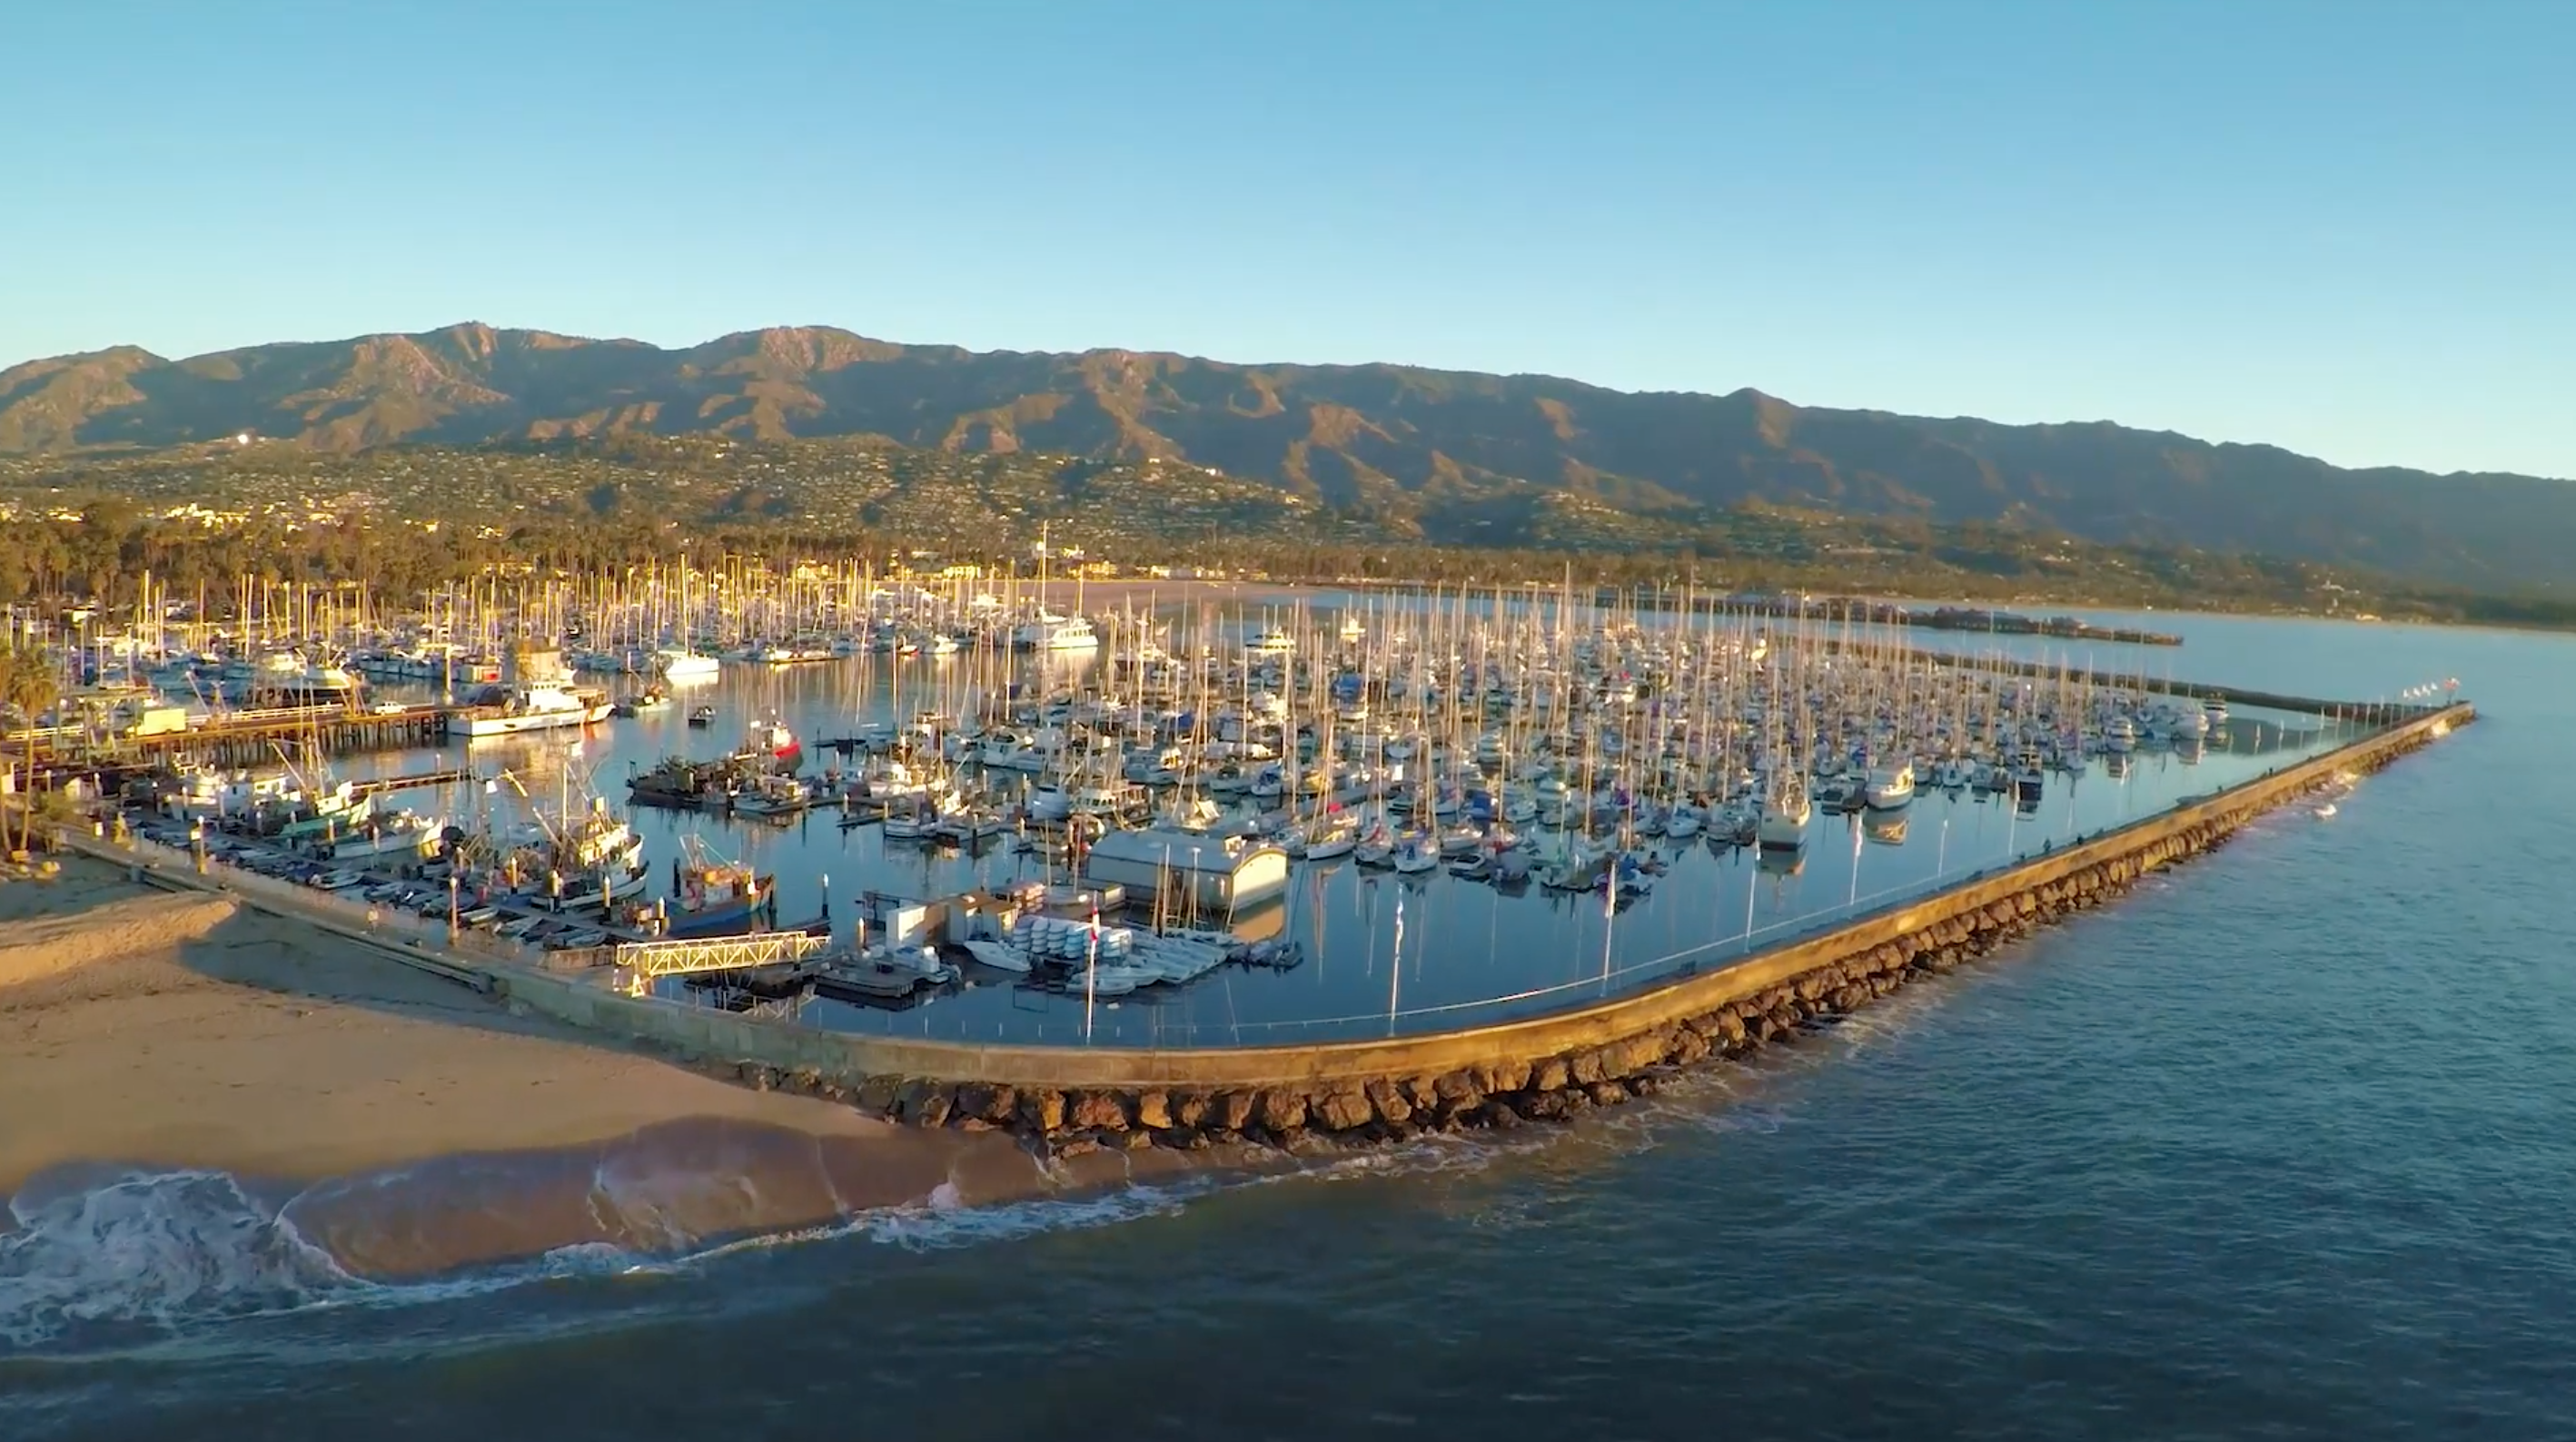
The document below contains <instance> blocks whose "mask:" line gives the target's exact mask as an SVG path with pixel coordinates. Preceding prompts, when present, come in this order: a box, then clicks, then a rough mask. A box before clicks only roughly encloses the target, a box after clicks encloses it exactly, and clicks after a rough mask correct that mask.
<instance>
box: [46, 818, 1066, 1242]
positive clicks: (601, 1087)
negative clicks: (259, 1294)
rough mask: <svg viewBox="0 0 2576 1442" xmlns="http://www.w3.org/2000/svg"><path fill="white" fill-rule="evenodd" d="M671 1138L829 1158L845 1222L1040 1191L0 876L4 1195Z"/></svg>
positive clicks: (304, 945)
mask: <svg viewBox="0 0 2576 1442" xmlns="http://www.w3.org/2000/svg"><path fill="white" fill-rule="evenodd" d="M675 1123H690V1124H697V1125H698V1126H699V1127H700V1130H701V1132H702V1133H703V1132H704V1131H705V1130H706V1129H707V1127H708V1126H711V1125H716V1126H717V1128H718V1130H723V1127H724V1126H730V1128H731V1131H730V1133H729V1134H730V1135H732V1136H734V1137H735V1138H736V1139H737V1140H739V1139H740V1138H741V1137H745V1136H753V1137H764V1136H765V1137H777V1136H781V1135H784V1136H789V1137H795V1136H802V1137H807V1138H812V1139H814V1141H815V1145H816V1146H817V1147H818V1148H819V1147H821V1146H823V1145H824V1144H828V1146H829V1153H830V1155H831V1157H832V1158H833V1163H834V1164H833V1166H832V1169H831V1170H832V1178H831V1180H832V1186H831V1188H830V1189H829V1190H830V1191H832V1192H833V1193H836V1194H837V1195H835V1196H833V1197H831V1198H830V1199H829V1204H831V1205H836V1206H838V1207H842V1208H855V1207H864V1206H875V1205H884V1204H891V1203H900V1202H907V1201H916V1200H919V1199H922V1198H924V1197H926V1196H928V1195H930V1193H931V1192H932V1191H933V1189H934V1188H937V1187H939V1186H940V1185H941V1184H942V1183H949V1182H954V1183H956V1184H957V1185H958V1186H959V1188H960V1190H961V1191H962V1192H965V1193H966V1194H968V1195H969V1196H970V1198H971V1196H972V1195H973V1194H976V1193H986V1194H989V1193H994V1192H1001V1191H1008V1190H1011V1189H1014V1188H1017V1189H1021V1190H1025V1189H1026V1188H1027V1187H1028V1186H1029V1185H1030V1184H1032V1183H1033V1182H1034V1181H1035V1176H1034V1169H1033V1167H1032V1165H1031V1164H1029V1163H1028V1162H1027V1161H1026V1159H1025V1158H1022V1157H1020V1156H1019V1155H1018V1154H1017V1153H1016V1152H1015V1151H1014V1150H1013V1149H1011V1148H1010V1147H1009V1146H1008V1145H1007V1144H1006V1143H1002V1142H1000V1141H999V1140H998V1139H997V1138H991V1137H967V1136H962V1135H937V1134H933V1135H925V1134H921V1133H917V1132H911V1131H907V1130H904V1129H901V1128H897V1127H893V1126H891V1125H889V1124H887V1123H885V1122H882V1121H878V1120H874V1119H871V1118H867V1117H862V1116H860V1115H859V1114H857V1113H856V1112H854V1111H852V1110H850V1109H849V1108H847V1107H842V1106H835V1105H832V1104H830V1103H827V1102H823V1101H818V1100H815V1099H812V1098H807V1097H799V1096H790V1095H783V1094H775V1093H761V1092H754V1091H751V1090H748V1089H745V1088H743V1087H739V1086H735V1085H730V1084H727V1083H725V1082H721V1081H717V1080H714V1079H712V1078H709V1077H706V1076H701V1075H698V1074H695V1073H693V1072H690V1071H687V1070H685V1069H683V1068H681V1067H678V1066H675V1065H672V1064H670V1063H668V1062H664V1061H661V1060H657V1059H654V1058H650V1057H645V1056H640V1055H636V1054H633V1053H629V1052H624V1051H620V1050H617V1049H615V1048H613V1047H610V1046H606V1045H603V1044H601V1043H599V1042H598V1041H596V1040H593V1039H589V1038H585V1037H582V1036H580V1035H579V1034H577V1033H573V1032H571V1031H569V1030H567V1029H564V1028H561V1027H559V1026H556V1025H554V1024H552V1023H548V1022H544V1021H539V1020H531V1019H526V1018H520V1017H514V1016H511V1015H509V1014H508V1013H507V1012H505V1011H504V1010H502V1009H501V1008H500V1007H499V1006H497V1005H495V1004H493V1003H491V1002H489V1001H487V1000H485V999H484V998H483V997H481V996H479V995H477V994H476V993H474V992H472V991H470V990H467V989H466V988H464V987H461V986H457V985H454V984H451V983H448V982H445V981H442V980H439V979H437V978H434V977H429V976H426V975H423V974H421V973H419V972H416V971H413V970H410V969H408V968H405V967H403V966H401V965H399V964H397V963H395V962H392V961H390V960H386V959H384V958H382V957H379V956H376V955H374V954H373V953H371V952H369V951H367V950H366V949H365V948H363V947H359V946H354V945H350V944H347V943H341V942H335V941H334V940H333V939H332V938H329V937H327V936H323V935H321V934H319V933H317V932H314V931H312V930H311V929H309V928H306V927H304V926H302V925H300V924H298V923H295V922H292V921H288V920H284V919H281V918H276V917H271V916H265V915H262V914H259V913H257V912H254V911H251V910H249V909H247V908H242V907H239V906H238V905H237V903H236V902H235V901H234V900H233V899H232V898H230V897H226V896H217V895H206V894H201V893H194V892H180V893H165V892H160V891H157V890H153V889H150V888H147V887H144V886H140V885H137V884H133V883H130V882H128V881H126V880H125V879H124V878H123V877H122V876H121V875H120V874H119V873H117V872H116V871H115V870H114V869H113V868H111V867H109V866H107V865H105V864H103V863H98V862H92V861H86V860H82V859H79V858H69V859H67V860H66V862H65V865H64V870H63V873H62V874H61V876H59V877H58V878H55V879H52V880H39V881H10V882H6V883H0V1198H5V1197H6V1196H7V1195H9V1194H10V1193H12V1192H14V1191H15V1190H16V1189H18V1188H19V1187H20V1186H22V1185H23V1184H24V1183H26V1182H27V1181H28V1179H30V1178H31V1177H35V1176H37V1175H39V1174H41V1173H44V1172H46V1171H47V1170H48V1169H52V1168H59V1167H64V1166H66V1165H68V1164H75V1163H118V1164H130V1165H134V1166H139V1167H147V1168H169V1169H179V1168H189V1169H209V1170H221V1171H226V1172H230V1173H233V1174H236V1175H239V1176H244V1177H256V1178H263V1179H275V1180H281V1181H290V1182H311V1181H315V1180H319V1179H323V1178H334V1177H345V1176H349V1175H351V1174H356V1173H364V1172H369V1171H374V1170H380V1169H384V1168H390V1167H399V1166H404V1165H407V1164H412V1163H417V1162H421V1161H423V1160H424V1159H429V1158H435V1157H442V1156H450V1155H455V1154H466V1153H473V1154H491V1153H509V1152H516V1151H535V1150H555V1151H560V1150H562V1149H566V1148H601V1147H607V1146H610V1145H613V1144H616V1143H619V1142H622V1141H625V1140H627V1139H630V1138H632V1137H634V1136H635V1135H636V1134H637V1133H638V1132H639V1130H640V1129H647V1128H654V1127H666V1128H667V1127H669V1126H671V1125H672V1124H675ZM718 1124H722V1125H718ZM988 1144H989V1145H988ZM778 1203H779V1205H780V1206H781V1207H784V1208H785V1209H786V1210H787V1211H789V1212H793V1211H795V1210H798V1209H800V1208H802V1209H806V1210H811V1209H813V1207H814V1206H815V1205H817V1204H815V1203H813V1202H811V1201H795V1200H791V1199H787V1198H780V1199H778ZM739 1220H742V1221H744V1222H746V1223H749V1224H752V1225H792V1224H795V1223H797V1222H800V1221H804V1220H810V1218H804V1217H798V1216H794V1215H778V1216H767V1215H764V1216H760V1217H756V1218H752V1217H745V1218H740V1219H739Z"/></svg>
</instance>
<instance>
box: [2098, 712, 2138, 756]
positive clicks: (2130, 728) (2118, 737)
mask: <svg viewBox="0 0 2576 1442" xmlns="http://www.w3.org/2000/svg"><path fill="white" fill-rule="evenodd" d="M2102 744H2103V746H2105V747H2106V748H2108V749H2110V750H2111V751H2114V752H2126V751H2135V750H2137V749H2138V723H2137V722H2135V721H2132V720H2130V719H2129V718H2128V717H2127V716H2114V717H2112V718H2111V720H2110V723H2109V724H2108V725H2105V726H2104V727H2103V728H2102Z"/></svg>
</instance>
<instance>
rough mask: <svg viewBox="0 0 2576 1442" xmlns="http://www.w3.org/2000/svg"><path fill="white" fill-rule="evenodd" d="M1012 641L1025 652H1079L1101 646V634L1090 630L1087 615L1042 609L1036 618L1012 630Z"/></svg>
mask: <svg viewBox="0 0 2576 1442" xmlns="http://www.w3.org/2000/svg"><path fill="white" fill-rule="evenodd" d="M1011 642H1012V644H1013V645H1015V646H1017V647H1019V648H1020V649H1021V650H1023V651H1080V650H1086V649H1088V648H1090V647H1093V646H1097V645H1099V644H1100V633H1099V632H1097V631H1094V630H1092V629H1091V621H1090V619H1089V618H1088V617H1083V616H1059V615H1057V614H1055V613H1054V612H1052V611H1046V610H1041V611H1039V612H1038V614H1037V619H1035V620H1033V621H1026V622H1023V623H1022V624H1021V626H1020V628H1019V629H1018V630H1017V631H1014V632H1013V633H1011Z"/></svg>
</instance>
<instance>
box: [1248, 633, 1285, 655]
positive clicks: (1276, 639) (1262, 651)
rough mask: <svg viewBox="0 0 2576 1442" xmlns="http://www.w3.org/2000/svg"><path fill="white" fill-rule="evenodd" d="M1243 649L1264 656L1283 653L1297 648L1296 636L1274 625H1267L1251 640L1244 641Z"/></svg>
mask: <svg viewBox="0 0 2576 1442" xmlns="http://www.w3.org/2000/svg"><path fill="white" fill-rule="evenodd" d="M1243 649H1245V650H1247V651H1251V652H1254V653H1255V654H1258V655H1264V656H1277V655H1283V654H1285V653H1287V652H1290V651H1294V650H1296V649H1297V638H1296V637H1294V636H1291V635H1289V634H1288V633H1287V632H1285V631H1283V630H1281V629H1279V628H1278V627H1276V626H1269V627H1265V628H1263V629H1262V631H1261V633H1260V634H1258V635H1256V636H1254V637H1253V638H1252V639H1251V640H1249V641H1246V642H1244V643H1243Z"/></svg>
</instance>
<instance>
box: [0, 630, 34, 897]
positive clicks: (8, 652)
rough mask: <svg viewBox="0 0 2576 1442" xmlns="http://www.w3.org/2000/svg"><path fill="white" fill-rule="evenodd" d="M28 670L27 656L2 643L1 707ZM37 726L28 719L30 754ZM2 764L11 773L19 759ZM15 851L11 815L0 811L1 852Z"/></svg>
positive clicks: (7, 702)
mask: <svg viewBox="0 0 2576 1442" xmlns="http://www.w3.org/2000/svg"><path fill="white" fill-rule="evenodd" d="M26 670H27V658H26V656H25V655H24V654H23V653H22V652H20V651H19V650H18V648H17V647H15V646H12V645H10V644H9V643H8V642H6V641H0V707H5V706H8V705H9V704H11V698H12V694H13V693H14V692H16V691H17V689H18V678H19V677H20V676H22V675H24V674H25V673H26ZM35 724H36V723H35V718H34V717H32V716H31V717H29V718H27V729H28V731H29V733H30V734H29V737H28V741H27V746H28V750H29V752H30V753H32V752H33V751H34V749H35V738H34V735H33V732H34V730H35ZM0 764H6V765H7V766H8V768H9V769H10V770H11V771H15V770H16V769H17V758H16V757H14V756H13V757H11V758H9V760H8V761H7V762H6V763H0ZM32 768H33V763H32V754H31V757H30V770H31V771H32ZM19 804H20V805H21V806H23V805H25V804H26V801H25V798H23V797H22V798H20V800H19ZM14 849H15V848H13V847H11V846H10V845H9V813H8V811H7V810H6V809H0V851H10V850H14Z"/></svg>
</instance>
